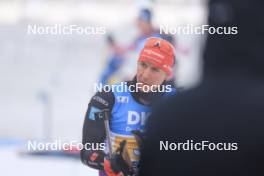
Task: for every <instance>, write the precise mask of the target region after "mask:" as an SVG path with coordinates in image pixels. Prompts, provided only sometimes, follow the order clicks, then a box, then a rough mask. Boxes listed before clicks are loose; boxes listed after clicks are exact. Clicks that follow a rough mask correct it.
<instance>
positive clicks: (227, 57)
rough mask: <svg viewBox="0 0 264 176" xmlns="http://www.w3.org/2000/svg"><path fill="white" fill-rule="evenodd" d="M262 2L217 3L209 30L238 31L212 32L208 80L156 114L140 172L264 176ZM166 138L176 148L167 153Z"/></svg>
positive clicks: (223, 0) (151, 120)
mask: <svg viewBox="0 0 264 176" xmlns="http://www.w3.org/2000/svg"><path fill="white" fill-rule="evenodd" d="M263 5H264V3H263V1H261V0H254V1H252V0H244V1H239V2H238V1H236V0H212V1H210V3H209V12H210V13H209V25H210V26H212V27H218V26H237V27H238V34H237V35H218V34H215V35H208V38H207V44H206V49H205V61H204V68H205V76H204V81H203V83H202V84H201V85H200V86H199V87H197V88H195V89H193V90H190V91H186V92H183V93H181V95H178V96H177V97H174V98H173V99H171V100H170V101H168V102H166V103H163V105H161V106H159V108H158V109H157V110H156V111H155V112H153V113H152V115H153V116H150V117H149V121H148V123H147V128H146V138H145V140H144V141H143V144H142V146H143V147H142V149H143V150H142V152H141V162H140V169H139V170H140V171H139V175H142V176H148V175H151V176H160V175H177V176H178V175H179V176H196V175H202V176H253V175H254V176H258V175H259V176H263V175H264V170H263V163H264V152H263V149H264V128H263V127H264V118H263V117H264V81H263V80H264V69H263V68H264V58H263V46H264V40H263V36H264V35H263V32H260V31H263V29H264V23H263V20H262V19H260V18H259V17H260V16H263ZM253 19H254V20H253ZM257 31H259V32H257ZM164 114H166V116H164ZM188 140H189V142H188ZM191 140H192V142H191ZM166 141H168V144H170V145H171V148H170V149H168V150H165V149H164V146H163V145H162V149H161V148H160V147H161V144H164V143H165V144H166ZM206 141H207V142H206ZM208 141H209V142H210V143H211V144H210V146H206V145H208V144H209V142H208ZM161 142H162V143H161ZM203 142H204V150H202V149H201V146H202V145H201V143H203ZM180 143H181V145H180ZM183 143H186V144H184V145H185V149H186V150H184V149H183V147H182V146H183ZM188 143H189V144H188ZM191 143H192V144H194V145H193V146H196V149H195V148H194V147H193V149H191V147H190V146H191V145H190V144H191ZM199 143H200V144H199ZM177 144H178V145H177ZM230 144H231V147H230ZM188 145H189V147H188ZM176 146H177V148H176ZM188 148H189V149H188Z"/></svg>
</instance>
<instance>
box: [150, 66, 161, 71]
mask: <svg viewBox="0 0 264 176" xmlns="http://www.w3.org/2000/svg"><path fill="white" fill-rule="evenodd" d="M151 70H152V71H153V72H160V69H159V68H156V67H152V68H151Z"/></svg>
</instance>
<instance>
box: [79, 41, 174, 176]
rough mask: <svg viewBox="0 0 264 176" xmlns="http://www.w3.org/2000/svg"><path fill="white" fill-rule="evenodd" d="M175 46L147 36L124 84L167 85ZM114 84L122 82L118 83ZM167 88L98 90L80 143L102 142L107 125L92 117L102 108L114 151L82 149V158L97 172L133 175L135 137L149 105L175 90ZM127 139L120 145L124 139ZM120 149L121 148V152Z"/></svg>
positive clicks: (146, 114)
mask: <svg viewBox="0 0 264 176" xmlns="http://www.w3.org/2000/svg"><path fill="white" fill-rule="evenodd" d="M174 59H175V54H174V48H173V46H172V45H171V44H170V43H169V42H167V41H166V40H163V39H160V38H153V37H152V38H149V39H147V41H146V43H145V45H144V48H143V49H142V50H141V52H140V55H139V58H138V62H137V64H138V65H137V73H136V76H135V77H134V79H133V80H130V81H127V82H126V83H127V84H126V85H125V86H126V87H128V86H130V87H132V86H134V87H136V86H137V84H139V83H140V84H141V85H143V86H147V87H151V86H155V85H156V86H160V87H162V86H163V87H164V86H165V87H168V84H167V79H168V78H169V76H170V75H171V74H172V68H173V65H174V62H175V61H174ZM116 85H121V83H118V84H116ZM169 87H171V88H169V89H168V90H161V91H156V90H157V87H156V88H155V91H146V90H144V89H142V88H139V89H138V91H137V90H135V91H131V90H129V89H128V91H122V92H120V91H117V90H116V89H112V91H110V92H106V91H102V92H97V93H96V94H95V95H94V96H93V97H92V99H91V101H90V103H89V106H88V110H87V113H86V116H85V120H84V125H83V141H82V142H83V145H85V144H86V143H104V142H105V140H106V137H107V136H106V133H107V132H106V129H105V127H104V123H103V122H102V121H98V120H96V118H95V113H98V112H102V111H103V110H105V109H108V110H109V111H110V114H109V115H110V117H109V119H110V120H109V125H110V134H111V143H112V146H113V149H114V150H115V152H114V153H113V155H112V157H110V158H109V153H107V152H106V151H103V150H85V149H83V150H82V151H81V160H82V162H83V163H84V164H85V165H87V166H89V167H92V168H94V169H98V170H100V172H99V174H100V175H108V176H115V175H134V174H136V173H137V169H138V160H139V156H140V154H139V153H138V152H139V144H138V142H137V140H136V137H135V136H134V135H133V134H135V133H137V136H138V137H139V138H140V139H141V140H142V133H143V132H144V129H145V121H146V118H147V117H148V115H149V114H150V112H151V107H152V106H153V105H154V104H156V103H157V102H158V101H160V100H161V99H164V98H166V97H168V96H171V95H174V94H175V93H176V89H175V87H173V86H171V85H169ZM124 141H125V142H126V143H125V145H123V144H124V143H123V142H124ZM124 150H126V152H127V153H128V157H129V160H130V161H131V162H132V166H129V164H128V163H127V162H126V160H125V159H124V157H123V155H122V152H123V151H124ZM120 151H121V152H120Z"/></svg>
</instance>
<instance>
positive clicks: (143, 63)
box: [139, 62, 147, 68]
mask: <svg viewBox="0 0 264 176" xmlns="http://www.w3.org/2000/svg"><path fill="white" fill-rule="evenodd" d="M139 64H140V66H141V67H143V68H146V67H147V64H146V63H145V62H140V63H139Z"/></svg>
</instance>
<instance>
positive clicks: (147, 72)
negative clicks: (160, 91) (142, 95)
mask: <svg viewBox="0 0 264 176" xmlns="http://www.w3.org/2000/svg"><path fill="white" fill-rule="evenodd" d="M141 77H142V79H143V80H142V81H144V82H145V81H146V82H147V81H148V80H149V77H150V69H149V68H145V69H144V70H143V72H142V75H141Z"/></svg>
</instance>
